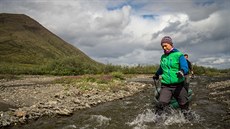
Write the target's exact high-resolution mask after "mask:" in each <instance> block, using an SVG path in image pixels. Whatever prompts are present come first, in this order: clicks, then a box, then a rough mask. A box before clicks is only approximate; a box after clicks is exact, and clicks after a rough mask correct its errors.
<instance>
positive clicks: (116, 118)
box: [11, 77, 229, 129]
mask: <svg viewBox="0 0 230 129" xmlns="http://www.w3.org/2000/svg"><path fill="white" fill-rule="evenodd" d="M212 81H216V80H210V79H209V78H205V77H202V78H196V79H194V80H192V82H191V85H190V86H191V88H192V89H193V91H194V93H195V94H194V95H193V100H192V103H191V113H192V115H193V119H192V120H191V121H188V120H186V119H184V117H183V115H182V113H181V112H180V111H178V110H172V111H171V114H170V115H167V114H164V115H163V116H161V117H159V116H156V115H155V114H154V100H153V96H154V87H151V88H148V89H146V90H144V91H142V92H140V93H138V94H136V95H134V96H132V97H127V98H124V99H122V100H116V101H113V102H107V103H104V104H100V105H98V106H96V107H93V108H90V109H85V110H81V111H77V112H75V113H74V115H72V116H70V117H54V118H45V117H43V118H41V119H39V120H37V121H35V122H30V123H29V124H27V125H23V126H15V127H11V128H12V129H19V128H20V129H153V128H154V129H169V128H170V129H178V128H183V129H209V128H211V129H225V128H227V127H228V126H229V124H228V123H224V122H222V121H221V119H222V116H223V115H226V109H225V108H224V107H223V106H222V105H221V104H219V103H217V102H215V101H212V100H209V98H208V94H209V90H208V89H207V88H206V86H205V85H206V84H207V83H210V82H212Z"/></svg>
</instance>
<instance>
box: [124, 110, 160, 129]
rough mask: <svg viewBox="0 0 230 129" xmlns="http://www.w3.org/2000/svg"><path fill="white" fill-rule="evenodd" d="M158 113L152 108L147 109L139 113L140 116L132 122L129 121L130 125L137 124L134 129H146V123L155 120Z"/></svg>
mask: <svg viewBox="0 0 230 129" xmlns="http://www.w3.org/2000/svg"><path fill="white" fill-rule="evenodd" d="M155 121H156V115H155V114H154V112H152V111H151V110H150V109H147V110H145V111H144V112H143V113H141V114H138V116H137V117H136V118H135V120H133V121H132V122H128V123H126V124H128V125H129V126H135V127H134V129H145V128H147V126H146V125H145V123H149V122H155Z"/></svg>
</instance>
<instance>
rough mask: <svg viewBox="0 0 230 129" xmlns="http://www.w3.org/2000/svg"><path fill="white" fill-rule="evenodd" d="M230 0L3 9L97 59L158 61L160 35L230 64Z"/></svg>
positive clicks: (0, 8)
mask: <svg viewBox="0 0 230 129" xmlns="http://www.w3.org/2000/svg"><path fill="white" fill-rule="evenodd" d="M229 7H230V0H0V12H1V13H18V14H26V15H28V16H30V17H31V18H33V19H35V20H36V21H38V22H39V23H40V24H42V25H43V26H44V27H46V28H47V29H49V30H50V31H52V32H53V33H54V34H56V35H58V36H59V37H61V38H62V39H63V40H65V41H66V42H68V43H70V44H72V45H74V46H76V47H77V48H79V49H80V50H82V51H83V52H84V53H85V54H87V55H88V56H90V57H91V58H93V59H94V60H96V61H99V62H102V63H105V64H107V63H111V64H119V65H120V64H122V65H123V64H125V65H137V64H141V65H147V64H159V60H160V56H161V55H162V54H163V51H162V49H161V47H160V40H161V38H162V37H163V36H165V35H168V36H171V37H172V39H173V43H174V47H175V48H177V49H179V50H180V51H181V52H183V53H188V54H189V58H190V60H191V62H192V63H193V64H197V65H202V66H205V67H214V68H230V9H229Z"/></svg>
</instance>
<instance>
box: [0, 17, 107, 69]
mask: <svg viewBox="0 0 230 129" xmlns="http://www.w3.org/2000/svg"><path fill="white" fill-rule="evenodd" d="M66 58H71V61H72V62H74V64H76V63H77V64H80V63H81V65H84V64H85V63H86V64H91V65H102V64H101V63H99V62H96V61H94V60H92V59H91V58H90V57H88V56H87V55H86V54H84V53H83V52H82V51H80V50H79V49H78V48H76V47H74V46H72V45H71V44H69V43H67V42H65V41H64V40H62V39H61V38H59V37H58V36H56V35H55V34H53V33H52V32H50V31H49V30H48V29H46V28H45V27H43V26H42V25H41V24H39V23H38V22H37V21H35V20H33V19H32V18H30V17H29V16H26V15H24V14H6V13H1V14H0V61H1V62H0V65H1V64H4V65H6V64H8V66H9V65H10V64H17V65H14V67H15V66H19V65H20V66H26V67H33V66H37V65H44V64H48V63H53V61H57V60H62V59H63V60H64V59H66ZM1 66H2V67H3V65H1ZM4 67H5V66H4ZM72 67H77V65H76V66H72ZM0 72H1V71H0Z"/></svg>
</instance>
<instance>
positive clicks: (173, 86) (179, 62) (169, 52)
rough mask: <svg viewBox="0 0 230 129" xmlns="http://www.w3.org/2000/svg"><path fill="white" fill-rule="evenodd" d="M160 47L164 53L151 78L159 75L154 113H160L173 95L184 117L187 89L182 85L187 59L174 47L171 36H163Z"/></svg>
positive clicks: (186, 71)
mask: <svg viewBox="0 0 230 129" xmlns="http://www.w3.org/2000/svg"><path fill="white" fill-rule="evenodd" d="M161 47H162V49H163V50H164V54H163V55H162V56H161V60H160V67H159V69H158V70H157V72H156V74H155V75H154V76H153V79H159V76H160V75H161V90H160V96H159V103H158V104H157V105H156V114H158V115H161V114H162V113H163V112H164V111H165V109H167V107H168V106H169V102H170V100H171V98H172V96H173V97H174V98H175V99H176V100H177V101H178V103H179V107H180V109H181V111H182V112H183V113H184V115H185V117H186V116H187V112H188V109H189V102H188V91H187V89H186V88H185V87H184V84H185V83H184V81H185V77H184V75H186V74H188V64H187V61H186V59H185V57H184V55H183V54H182V53H181V52H180V51H178V50H177V49H175V48H174V46H173V42H172V39H171V37H169V36H165V37H163V38H162V40H161Z"/></svg>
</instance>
